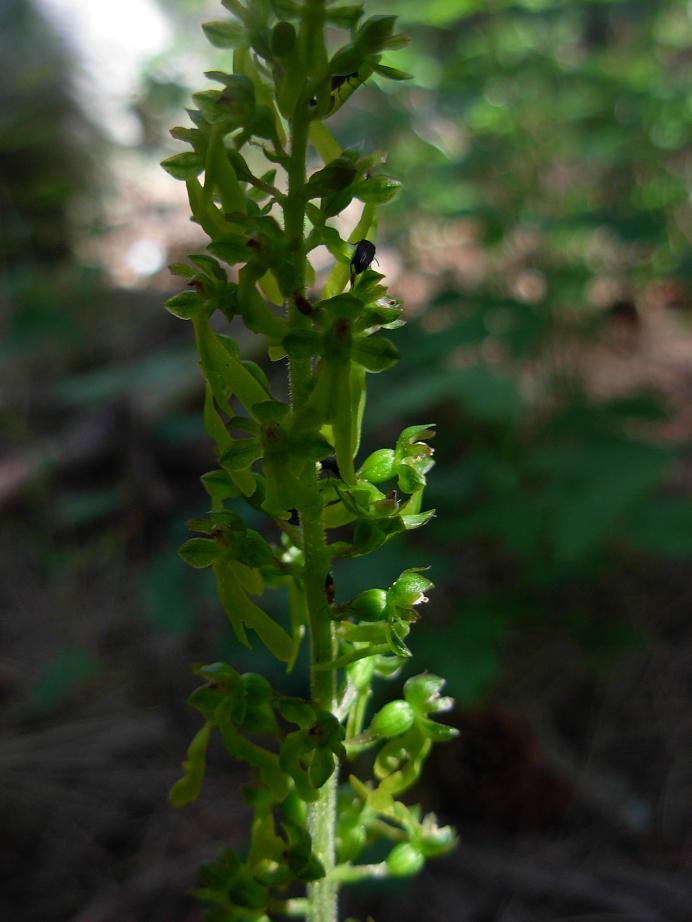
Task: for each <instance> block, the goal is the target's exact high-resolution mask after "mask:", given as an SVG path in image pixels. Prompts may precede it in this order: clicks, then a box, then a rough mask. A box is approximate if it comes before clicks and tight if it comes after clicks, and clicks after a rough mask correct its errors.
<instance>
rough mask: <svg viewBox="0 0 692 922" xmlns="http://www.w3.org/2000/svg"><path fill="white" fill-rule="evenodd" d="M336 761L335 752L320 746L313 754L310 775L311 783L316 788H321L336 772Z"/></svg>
mask: <svg viewBox="0 0 692 922" xmlns="http://www.w3.org/2000/svg"><path fill="white" fill-rule="evenodd" d="M335 768H336V763H335V760H334V755H333V753H332V752H331V751H330V750H329V749H327V748H325V747H323V746H320V747H318V748H317V749H315V751H314V752H313V754H312V759H311V761H310V768H309V770H308V776H309V778H310V784H311V785H312V786H313V787H315V788H321V787H322V786H323V785H324V784H326V783H327V781H328V780H329V779H330V778H331V776H332V775H333V774H334V769H335Z"/></svg>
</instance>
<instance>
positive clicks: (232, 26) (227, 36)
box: [202, 20, 246, 48]
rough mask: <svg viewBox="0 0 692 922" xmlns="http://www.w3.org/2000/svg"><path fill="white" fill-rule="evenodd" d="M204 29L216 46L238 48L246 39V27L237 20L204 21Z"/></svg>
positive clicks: (209, 39)
mask: <svg viewBox="0 0 692 922" xmlns="http://www.w3.org/2000/svg"><path fill="white" fill-rule="evenodd" d="M202 31H203V32H204V34H205V35H206V37H207V40H208V41H209V42H211V44H212V45H214V47H215V48H237V47H238V46H239V45H242V44H243V43H244V42H245V41H246V36H245V29H244V28H243V27H242V26H241V25H240V24H239V23H235V22H228V21H221V22H220V21H216V20H214V21H213V22H203V23H202Z"/></svg>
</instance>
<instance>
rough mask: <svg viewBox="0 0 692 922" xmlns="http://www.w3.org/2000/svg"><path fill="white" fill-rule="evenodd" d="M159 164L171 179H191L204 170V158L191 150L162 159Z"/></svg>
mask: <svg viewBox="0 0 692 922" xmlns="http://www.w3.org/2000/svg"><path fill="white" fill-rule="evenodd" d="M161 166H162V167H163V168H164V170H165V171H166V172H167V173H169V174H170V175H171V176H172V177H173V179H193V178H194V177H195V176H199V174H200V173H201V172H202V171H203V170H204V160H203V159H202V158H201V157H200V156H199V154H196V153H194V152H193V151H184V152H183V153H181V154H174V155H173V156H172V157H167V158H166V159H165V160H162V161H161Z"/></svg>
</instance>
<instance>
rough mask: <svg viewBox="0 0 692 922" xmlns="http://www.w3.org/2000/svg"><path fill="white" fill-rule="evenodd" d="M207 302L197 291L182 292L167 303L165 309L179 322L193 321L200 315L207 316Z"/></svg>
mask: <svg viewBox="0 0 692 922" xmlns="http://www.w3.org/2000/svg"><path fill="white" fill-rule="evenodd" d="M206 305H207V302H206V300H205V298H203V297H202V296H201V295H200V294H199V293H198V292H196V291H181V292H179V293H178V294H177V295H173V297H172V298H169V299H168V300H167V301H166V304H165V308H166V310H167V311H168V312H169V314H173V316H174V317H177V318H178V319H179V320H192V318H193V317H195V316H197V314H199V313H204V314H207V313H208V311H206V310H205V308H206Z"/></svg>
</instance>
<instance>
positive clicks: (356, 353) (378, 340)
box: [351, 336, 399, 372]
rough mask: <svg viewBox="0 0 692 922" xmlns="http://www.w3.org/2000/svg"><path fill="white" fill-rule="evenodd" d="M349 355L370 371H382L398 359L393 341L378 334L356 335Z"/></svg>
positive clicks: (397, 352) (397, 351)
mask: <svg viewBox="0 0 692 922" xmlns="http://www.w3.org/2000/svg"><path fill="white" fill-rule="evenodd" d="M351 355H352V357H353V361H354V362H358V364H359V365H362V366H363V367H364V368H366V369H367V370H368V371H372V372H378V371H384V370H385V369H387V368H391V367H392V365H395V364H396V363H397V362H398V361H399V350H398V349H397V347H396V346H395V345H394V343H393V342H391V341H390V340H388V339H384V337H380V336H377V337H375V336H368V337H357V338H356V339H355V341H354V343H353V346H352V348H351Z"/></svg>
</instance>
